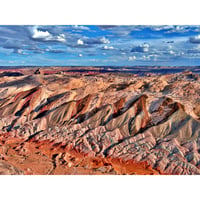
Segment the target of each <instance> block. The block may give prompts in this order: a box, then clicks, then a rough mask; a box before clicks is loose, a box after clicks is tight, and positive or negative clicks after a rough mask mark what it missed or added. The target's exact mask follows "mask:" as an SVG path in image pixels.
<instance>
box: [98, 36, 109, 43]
mask: <svg viewBox="0 0 200 200" xmlns="http://www.w3.org/2000/svg"><path fill="white" fill-rule="evenodd" d="M100 41H101V42H102V43H104V44H109V43H110V41H109V39H107V38H105V37H102V38H101V39H100Z"/></svg>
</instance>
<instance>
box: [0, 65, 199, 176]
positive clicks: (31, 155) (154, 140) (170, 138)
mask: <svg viewBox="0 0 200 200" xmlns="http://www.w3.org/2000/svg"><path fill="white" fill-rule="evenodd" d="M62 70H63V69H62ZM46 71H49V73H46V74H45V73H44V74H35V75H34V73H32V71H31V69H30V72H27V71H26V70H25V71H23V70H22V69H21V70H20V72H21V73H22V74H23V75H22V76H9V77H8V76H6V77H5V76H3V77H2V79H1V80H0V94H1V99H0V159H1V160H0V173H2V174H200V164H199V163H200V155H199V153H200V150H199V149H200V139H199V132H200V121H199V102H200V96H199V92H200V90H199V88H200V79H199V78H198V75H196V74H195V75H193V74H192V73H190V74H188V73H180V74H173V75H163V76H156V75H154V76H148V77H137V76H132V75H126V76H125V75H124V74H117V73H116V74H115V73H113V74H112V73H110V74H106V73H105V74H101V73H99V74H96V75H95V76H93V75H92V76H90V75H89V76H88V75H85V74H84V73H83V74H82V75H80V73H79V74H77V75H75V74H74V75H73V77H72V76H71V74H68V73H62V74H59V73H58V72H59V70H58V69H56V68H52V70H51V69H46ZM50 72H51V73H50ZM28 73H32V75H30V74H28ZM74 73H75V72H74ZM39 76H40V77H39ZM110 80H112V81H110Z"/></svg>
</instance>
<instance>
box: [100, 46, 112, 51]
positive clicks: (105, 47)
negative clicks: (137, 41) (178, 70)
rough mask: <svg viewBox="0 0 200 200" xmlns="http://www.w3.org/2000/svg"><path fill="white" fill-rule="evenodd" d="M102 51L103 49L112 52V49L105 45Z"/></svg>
mask: <svg viewBox="0 0 200 200" xmlns="http://www.w3.org/2000/svg"><path fill="white" fill-rule="evenodd" d="M102 49H104V50H113V49H114V47H112V46H107V45H105V46H103V47H102Z"/></svg>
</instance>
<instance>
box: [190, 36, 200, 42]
mask: <svg viewBox="0 0 200 200" xmlns="http://www.w3.org/2000/svg"><path fill="white" fill-rule="evenodd" d="M189 41H190V42H191V43H197V44H198V43H200V35H197V36H194V37H190V39H189Z"/></svg>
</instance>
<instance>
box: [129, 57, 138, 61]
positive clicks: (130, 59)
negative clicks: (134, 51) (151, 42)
mask: <svg viewBox="0 0 200 200" xmlns="http://www.w3.org/2000/svg"><path fill="white" fill-rule="evenodd" d="M135 59H136V56H130V57H129V58H128V60H129V61H133V60H135Z"/></svg>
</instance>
